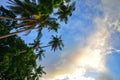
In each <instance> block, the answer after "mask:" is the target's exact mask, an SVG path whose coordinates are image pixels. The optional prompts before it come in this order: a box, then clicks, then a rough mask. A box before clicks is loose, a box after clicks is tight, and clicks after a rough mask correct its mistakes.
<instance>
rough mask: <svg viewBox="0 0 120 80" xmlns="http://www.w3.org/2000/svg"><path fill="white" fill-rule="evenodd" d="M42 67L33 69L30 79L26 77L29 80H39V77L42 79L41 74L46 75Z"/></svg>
mask: <svg viewBox="0 0 120 80" xmlns="http://www.w3.org/2000/svg"><path fill="white" fill-rule="evenodd" d="M43 68H44V67H42V66H41V65H40V66H39V67H38V68H35V69H34V72H32V73H31V77H28V79H29V80H39V77H42V74H43V73H44V74H46V72H45V71H44V70H43Z"/></svg>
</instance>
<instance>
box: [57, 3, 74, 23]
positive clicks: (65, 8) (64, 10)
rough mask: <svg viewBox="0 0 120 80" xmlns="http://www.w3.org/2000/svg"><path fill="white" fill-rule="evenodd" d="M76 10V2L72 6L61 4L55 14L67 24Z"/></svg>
mask: <svg viewBox="0 0 120 80" xmlns="http://www.w3.org/2000/svg"><path fill="white" fill-rule="evenodd" d="M74 10H75V2H73V3H72V4H67V5H66V4H64V3H63V4H61V5H60V7H59V9H58V11H57V12H56V13H55V14H56V15H58V18H59V19H60V21H64V22H65V23H66V24H67V21H68V16H71V15H72V12H73V11H74Z"/></svg>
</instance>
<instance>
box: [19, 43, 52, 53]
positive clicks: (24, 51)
mask: <svg viewBox="0 0 120 80" xmlns="http://www.w3.org/2000/svg"><path fill="white" fill-rule="evenodd" d="M49 46H51V45H47V46H41V47H40V48H46V47H49ZM32 50H34V48H33V49H32ZM26 52H27V50H23V51H20V54H23V53H26Z"/></svg>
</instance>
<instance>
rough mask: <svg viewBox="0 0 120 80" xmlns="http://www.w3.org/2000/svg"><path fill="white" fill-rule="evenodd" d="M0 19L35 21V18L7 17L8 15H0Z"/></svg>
mask: <svg viewBox="0 0 120 80" xmlns="http://www.w3.org/2000/svg"><path fill="white" fill-rule="evenodd" d="M0 19H7V20H21V21H34V22H36V20H35V19H25V18H9V17H3V16H0Z"/></svg>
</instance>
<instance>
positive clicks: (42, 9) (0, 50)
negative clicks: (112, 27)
mask: <svg viewBox="0 0 120 80" xmlns="http://www.w3.org/2000/svg"><path fill="white" fill-rule="evenodd" d="M8 3H9V6H7V8H5V7H3V6H0V78H1V79H2V80H24V79H25V78H26V79H28V80H38V79H39V78H38V77H41V76H42V74H43V73H44V74H45V72H44V71H43V68H44V67H43V66H41V65H37V62H36V60H37V59H39V60H41V58H42V55H44V52H45V50H46V49H45V48H46V47H51V50H53V51H56V50H58V49H59V50H62V47H64V44H63V41H62V39H61V36H60V37H59V36H57V32H58V30H59V28H60V22H65V23H67V22H68V17H69V16H71V15H72V12H73V11H74V10H75V3H74V2H71V1H70V0H9V1H8ZM51 15H53V16H51ZM45 28H46V29H48V31H55V32H56V35H55V34H52V35H51V38H50V41H48V44H47V45H44V46H42V45H41V42H42V41H41V37H42V36H44V34H43V33H42V30H43V29H45ZM34 29H37V37H36V38H35V40H34V41H33V42H32V43H29V44H26V43H25V42H24V40H22V39H21V38H20V37H18V36H17V34H19V33H21V32H28V33H29V32H30V31H31V30H34ZM13 31H14V32H13ZM26 37H27V36H26Z"/></svg>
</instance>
